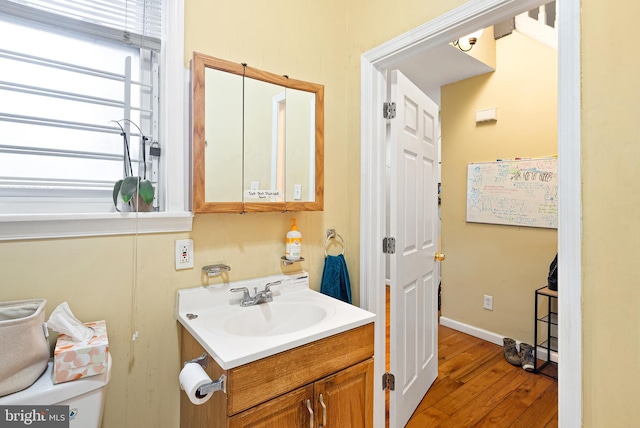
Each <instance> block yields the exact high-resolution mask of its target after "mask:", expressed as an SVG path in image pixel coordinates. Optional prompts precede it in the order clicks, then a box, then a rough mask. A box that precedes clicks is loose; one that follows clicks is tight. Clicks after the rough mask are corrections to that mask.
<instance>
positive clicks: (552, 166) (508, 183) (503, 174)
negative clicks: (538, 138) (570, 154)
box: [467, 158, 558, 229]
mask: <svg viewBox="0 0 640 428" xmlns="http://www.w3.org/2000/svg"><path fill="white" fill-rule="evenodd" d="M467 221H468V222H472V223H492V224H505V225H513V226H530V227H544V228H554V229H557V228H558V160H557V159H555V158H551V159H527V160H512V161H502V162H487V163H475V164H469V165H468V166H467Z"/></svg>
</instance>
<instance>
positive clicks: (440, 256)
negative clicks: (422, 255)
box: [433, 253, 445, 262]
mask: <svg viewBox="0 0 640 428" xmlns="http://www.w3.org/2000/svg"><path fill="white" fill-rule="evenodd" d="M444 258H445V255H444V254H442V253H435V254H434V255H433V260H435V261H437V262H443V261H444Z"/></svg>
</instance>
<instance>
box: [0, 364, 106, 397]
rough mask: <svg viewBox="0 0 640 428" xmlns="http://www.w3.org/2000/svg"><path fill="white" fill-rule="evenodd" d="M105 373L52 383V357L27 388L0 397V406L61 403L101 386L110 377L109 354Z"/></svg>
mask: <svg viewBox="0 0 640 428" xmlns="http://www.w3.org/2000/svg"><path fill="white" fill-rule="evenodd" d="M108 360H109V363H108V366H107V371H106V372H105V373H102V374H99V375H96V376H90V377H86V378H81V379H77V380H73V381H70V382H64V383H58V384H54V383H53V359H52V360H50V361H49V363H48V365H47V370H45V372H44V373H43V374H42V376H40V377H39V378H38V380H36V381H35V383H34V384H33V385H31V386H30V387H29V388H27V389H23V390H22V391H18V392H14V393H13V394H9V395H6V396H4V397H0V406H12V405H33V406H46V405H54V404H58V403H61V402H63V401H67V400H70V399H72V398H75V397H78V396H80V395H82V394H86V393H88V392H91V391H93V390H96V389H98V388H102V387H104V386H105V385H107V384H108V383H109V380H110V379H111V356H109V358H108Z"/></svg>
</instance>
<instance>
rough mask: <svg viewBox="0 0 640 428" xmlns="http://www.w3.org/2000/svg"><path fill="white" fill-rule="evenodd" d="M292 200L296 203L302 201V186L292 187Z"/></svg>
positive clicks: (295, 185)
mask: <svg viewBox="0 0 640 428" xmlns="http://www.w3.org/2000/svg"><path fill="white" fill-rule="evenodd" d="M293 199H295V200H296V201H299V200H300V199H302V184H294V185H293Z"/></svg>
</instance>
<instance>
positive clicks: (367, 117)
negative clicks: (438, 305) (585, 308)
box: [360, 0, 583, 427]
mask: <svg viewBox="0 0 640 428" xmlns="http://www.w3.org/2000/svg"><path fill="white" fill-rule="evenodd" d="M547 2H548V1H547V0H471V1H469V2H467V3H465V4H463V5H462V6H460V7H458V8H456V9H454V10H452V11H450V12H447V13H445V14H444V15H441V16H439V17H437V18H435V19H433V20H431V21H429V22H427V23H425V24H423V25H421V26H419V27H417V28H414V29H413V30H410V31H408V32H406V33H404V34H401V35H400V36H398V37H395V38H393V39H391V40H389V41H387V42H385V43H383V44H381V45H379V46H377V47H375V48H373V49H371V50H369V51H367V52H365V53H364V54H363V55H362V56H361V59H360V67H361V70H360V73H361V91H360V93H361V106H360V108H361V123H360V153H361V154H360V156H361V171H360V184H361V187H360V284H361V285H360V301H361V305H362V306H363V307H364V308H366V309H368V310H370V311H371V312H374V313H375V314H377V315H376V323H375V338H376V342H375V351H374V352H375V365H374V384H375V385H380V384H381V382H377V381H375V379H382V375H383V373H384V371H385V360H386V355H385V337H386V331H385V268H384V267H385V256H384V254H383V253H382V251H381V247H382V239H383V237H384V231H385V220H386V219H385V121H386V120H385V119H384V118H383V117H382V103H383V102H384V101H386V98H387V80H386V71H387V70H388V69H391V68H392V67H393V66H394V63H397V62H399V61H401V60H405V59H407V58H411V57H412V56H414V55H418V54H420V53H421V52H423V51H425V50H427V49H429V48H431V47H434V46H438V45H441V44H443V43H449V42H450V41H451V40H454V39H456V38H458V37H459V36H460V34H468V33H471V32H473V31H475V30H477V29H479V28H485V27H487V26H489V25H493V24H494V23H496V22H500V21H501V20H504V19H509V18H510V17H513V16H515V15H517V14H519V13H522V12H525V11H527V10H531V9H533V8H535V7H538V6H540V5H541V4H544V3H547ZM558 3H559V4H558V7H559V13H558V16H559V22H560V24H559V37H558V157H559V210H558V211H559V214H558V223H559V228H558V253H559V256H558V257H559V258H560V259H561V260H562V266H563V268H562V270H560V271H559V281H560V282H562V284H563V287H562V288H561V289H560V296H561V298H560V299H558V300H559V302H558V303H559V310H558V312H559V343H558V347H559V353H562V365H560V366H559V373H558V374H559V384H558V422H559V425H560V426H562V427H580V426H582V384H583V379H582V303H581V300H582V269H581V258H582V255H581V244H582V242H581V241H582V232H581V231H582V219H581V218H582V200H581V185H580V177H581V165H580V161H581V149H580V127H581V110H580V102H581V100H580V87H581V80H580V75H581V74H580V0H561V1H560V2H558ZM384 400H385V394H384V391H383V390H382V388H379V387H376V388H374V409H375V410H374V426H376V427H384V423H385V420H384V417H385V415H384V409H385V403H384Z"/></svg>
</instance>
